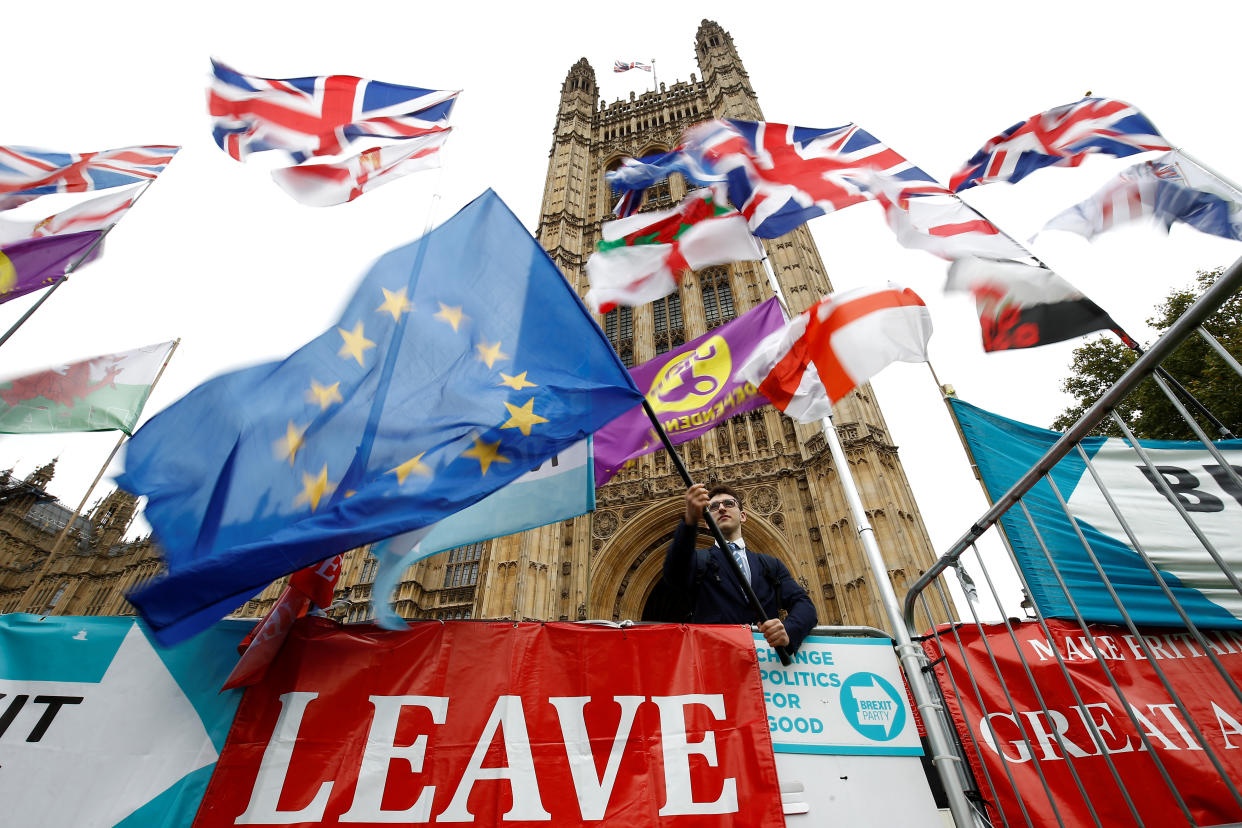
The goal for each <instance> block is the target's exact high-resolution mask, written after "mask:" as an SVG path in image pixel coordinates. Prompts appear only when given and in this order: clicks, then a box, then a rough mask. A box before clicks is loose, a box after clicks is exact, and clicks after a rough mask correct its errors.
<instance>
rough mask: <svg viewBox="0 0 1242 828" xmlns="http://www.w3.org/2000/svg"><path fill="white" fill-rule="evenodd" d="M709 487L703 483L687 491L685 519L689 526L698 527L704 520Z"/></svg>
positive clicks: (696, 484)
mask: <svg viewBox="0 0 1242 828" xmlns="http://www.w3.org/2000/svg"><path fill="white" fill-rule="evenodd" d="M708 500H710V498H709V497H708V496H707V487H706V486H704V485H703V484H702V483H695V484H694V485H693V486H691V487H690V488H688V489H686V513H685V515H683V519H684V520H685V521H686V525H687V526H698V525H699V521H700V520H702V519H703V512H704V510H705V509H707V501H708Z"/></svg>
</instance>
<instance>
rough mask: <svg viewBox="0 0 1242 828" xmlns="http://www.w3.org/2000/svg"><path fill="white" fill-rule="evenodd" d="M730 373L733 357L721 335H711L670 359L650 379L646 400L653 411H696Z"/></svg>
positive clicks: (721, 385)
mask: <svg viewBox="0 0 1242 828" xmlns="http://www.w3.org/2000/svg"><path fill="white" fill-rule="evenodd" d="M731 376H733V358H732V356H731V355H730V354H729V343H728V342H726V341H725V338H724V337H723V336H713V337H711V338H710V339H708V340H707V341H706V342H704V343H703V344H702V345H700V346H699V347H698V348H695V349H694V350H693V351H691V352H689V353H685V354H682V355H681V356H679V357H675V358H674V359H671V360H669V362H668V364H667V365H665V366H664V367H663V368H662V369H661V370H660V373H658V374H657V375H656V377H655V379H654V380H652V382H651V389H650V390H648V391H647V400H648V402H650V403H651V407H652V408H654V409H655V410H656V413H662V412H667V413H673V412H680V411H695V410H697V409H700V408H703V407H704V406H706V405H708V404H710V403H711V401H712V399H713V398H714V397H715V396H716V395H717V394H718V393H720V391H721V390H722V389H723V388H724V387H725V385H726V384H727V383H728V382H729V378H730V377H731Z"/></svg>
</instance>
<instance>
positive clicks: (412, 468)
mask: <svg viewBox="0 0 1242 828" xmlns="http://www.w3.org/2000/svg"><path fill="white" fill-rule="evenodd" d="M426 453H427V452H425V451H420V452H419V453H418V454H416V455H414V456H413V457H411V458H410V459H409V460H406V461H405V462H404V463H402V464H401V465H400V466H397V467H396V468H395V469H389V470H388V473H389V474H395V475H396V476H397V485H401V484H402V483H404V482H405V479H406V478H407V477H409V476H410V475H411V474H421V475H425V476H427V477H430V476H431V466H428V465H427V464H426V463H424V462H423V455H424V454H426Z"/></svg>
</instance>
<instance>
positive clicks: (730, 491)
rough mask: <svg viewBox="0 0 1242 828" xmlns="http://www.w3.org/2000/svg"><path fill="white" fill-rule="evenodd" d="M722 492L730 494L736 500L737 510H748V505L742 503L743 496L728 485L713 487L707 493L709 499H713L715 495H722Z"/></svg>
mask: <svg viewBox="0 0 1242 828" xmlns="http://www.w3.org/2000/svg"><path fill="white" fill-rule="evenodd" d="M720 494H723V495H728V496H729V497H731V498H733V499H734V500H736V501H737V510H738V511H739V512H745V511H746V507H744V506H743V505H742V496H741V495H740V494H738V493H737V492H736V491H734V490H733V489H731V488H729V487H728V486H717V487H716V488H714V489H712V490H711V491H710V492H708V493H707V499H708V500H711V499H712V498H713V497H715V496H716V495H720Z"/></svg>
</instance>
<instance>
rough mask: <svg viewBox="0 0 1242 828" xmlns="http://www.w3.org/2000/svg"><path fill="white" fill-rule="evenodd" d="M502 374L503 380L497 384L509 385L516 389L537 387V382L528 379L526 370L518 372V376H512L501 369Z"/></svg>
mask: <svg viewBox="0 0 1242 828" xmlns="http://www.w3.org/2000/svg"><path fill="white" fill-rule="evenodd" d="M500 376H501V380H500V382H498V383H496V384H497V385H507V386H509V387H510V388H512V389H513V390H514V391H521V390H522V389H523V388H535V387H537V386H536V385H535V383H533V382H529V381H528V380H527V379H526V372H525V371H523V372H522V373H520V374H518V375H517V376H515V377H511V376H509V375H508V374H506V373H505V372H504V371H501V372H500Z"/></svg>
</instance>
